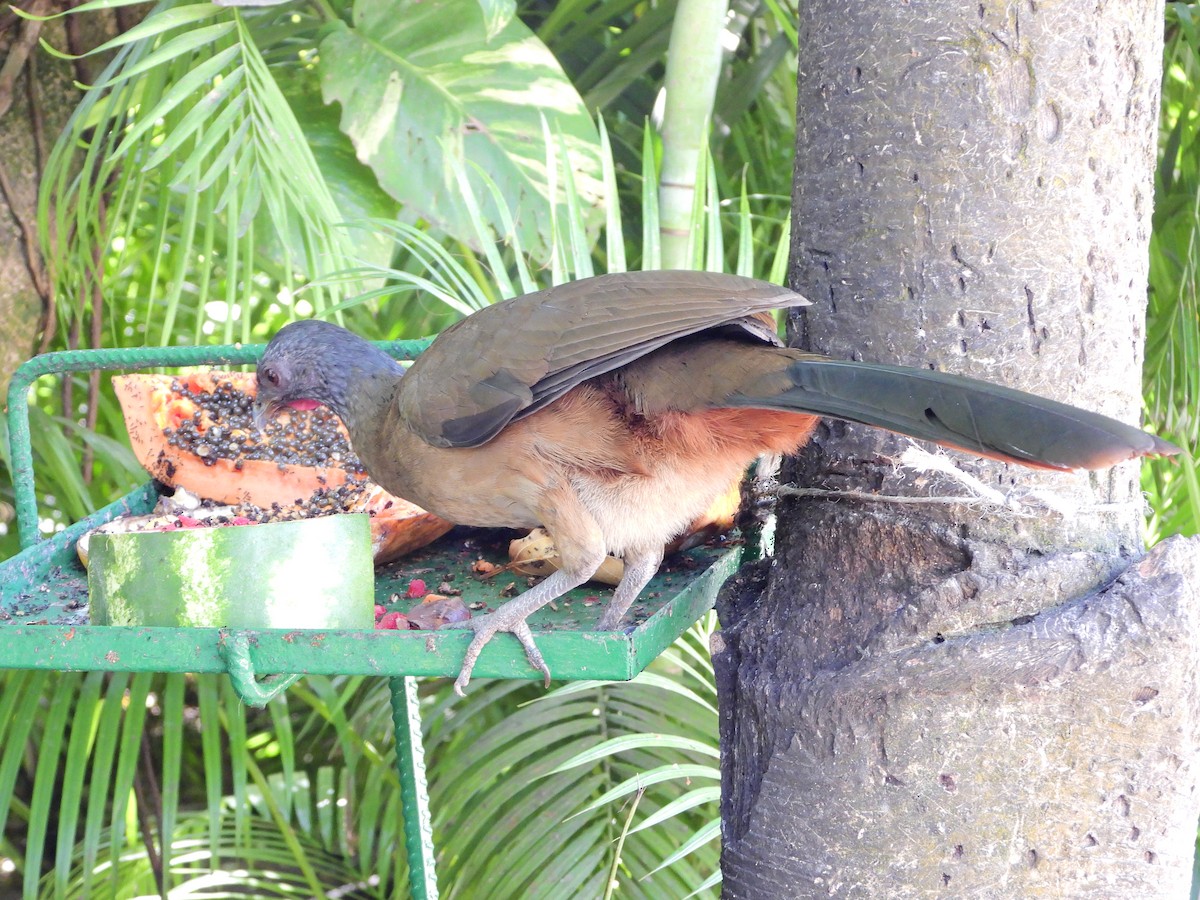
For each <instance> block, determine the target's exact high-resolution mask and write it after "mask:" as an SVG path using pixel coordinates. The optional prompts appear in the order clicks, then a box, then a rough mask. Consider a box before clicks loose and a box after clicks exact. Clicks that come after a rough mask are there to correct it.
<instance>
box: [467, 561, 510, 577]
mask: <svg viewBox="0 0 1200 900" xmlns="http://www.w3.org/2000/svg"><path fill="white" fill-rule="evenodd" d="M471 571H472V572H474V573H475V574H476V575H482V576H483V577H484V578H491V577H492V576H493V575H495V574H496V573H497V572H503V571H504V566H497V565H495V564H494V563H490V562H488V561H487V560H486V559H477V560H475V562H473V563H471Z"/></svg>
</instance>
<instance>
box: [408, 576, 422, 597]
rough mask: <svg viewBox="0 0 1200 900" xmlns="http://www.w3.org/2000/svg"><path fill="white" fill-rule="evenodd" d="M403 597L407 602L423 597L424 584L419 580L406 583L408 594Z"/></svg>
mask: <svg viewBox="0 0 1200 900" xmlns="http://www.w3.org/2000/svg"><path fill="white" fill-rule="evenodd" d="M404 596H405V597H407V598H408V599H409V600H416V599H417V598H418V597H424V596H425V582H424V581H422V580H421V579H420V578H414V579H413V580H412V581H410V582H409V583H408V592H407V593H406V594H405V595H404Z"/></svg>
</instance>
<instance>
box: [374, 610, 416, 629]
mask: <svg viewBox="0 0 1200 900" xmlns="http://www.w3.org/2000/svg"><path fill="white" fill-rule="evenodd" d="M411 627H412V623H411V622H409V621H408V619H407V618H405V615H404V613H401V612H395V611H393V612H387V613H384V614H383V615H382V616H380V617H379V618H378V619H376V620H375V628H376V630H377V631H378V630H383V631H408V630H409V628H411Z"/></svg>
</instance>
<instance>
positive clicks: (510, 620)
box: [442, 606, 550, 697]
mask: <svg viewBox="0 0 1200 900" xmlns="http://www.w3.org/2000/svg"><path fill="white" fill-rule="evenodd" d="M506 609H507V607H506V606H502V607H500V608H499V609H498V610H496V611H495V612H493V613H488V614H487V615H484V616H478V617H475V618H471V619H468V620H467V621H465V622H452V623H450V624H448V625H443V626H442V627H443V628H466V629H470V630H471V631H473V632H475V637H473V638H472V639H471V643H470V645H469V646H468V647H467V653H466V655H465V656H464V657H463V664H462V668H461V669H460V670H459V673H458V677H457V678H456V679H454V693H456V694H458V696H460V697H462V696H464V694H463V689H464V688H465V687H466V686H467V683H468V682H469V681H470V680H471V671H472V670H473V669H474V668H475V662H476V660H478V659H479V652H480V651H481V650H482V649H483V648H484V646H485V645H486V644H487V642H488V641H490V640H491V639H492V638H494V637H495V636H496V634H497V633H498V632H501V631H507V632H508V633H509V634H511V635H512V636H513V637H515V638H516V639H517V640H518V641H520V642H521V646H522V647H524V648H525V656H526V658H527V659H528V660H529V664H530V665H531V666H533V667H534V668H535V669H537V670H538V671H539V672H541V673H542V675H543V677H544V680H545V684H546V687H550V667H549V666H547V665H546V661H545V660H544V659H543V658H542V652H541V651H540V650H538V648H537V644H535V643H534V642H533V632H532V631H530V630H529V623H528V622H526V621H525V616H524V615H521V614H520V613H519V612H518V613H513V612H506Z"/></svg>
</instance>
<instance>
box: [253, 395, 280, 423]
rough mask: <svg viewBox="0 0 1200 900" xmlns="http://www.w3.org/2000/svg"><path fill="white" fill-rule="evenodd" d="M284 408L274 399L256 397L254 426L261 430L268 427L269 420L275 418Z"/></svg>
mask: <svg viewBox="0 0 1200 900" xmlns="http://www.w3.org/2000/svg"><path fill="white" fill-rule="evenodd" d="M282 408H283V406H282V404H280V403H277V402H276V401H274V400H267V401H265V402H264V401H263V400H262V399H261V398H258V397H256V398H255V400H254V427H255V428H257V429H258V430H259V431H262V430H264V429H265V428H266V427H267V422H269V421H270V420H271V419H274V418H275V416H277V415H278V414H279V411H280V410H281V409H282Z"/></svg>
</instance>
